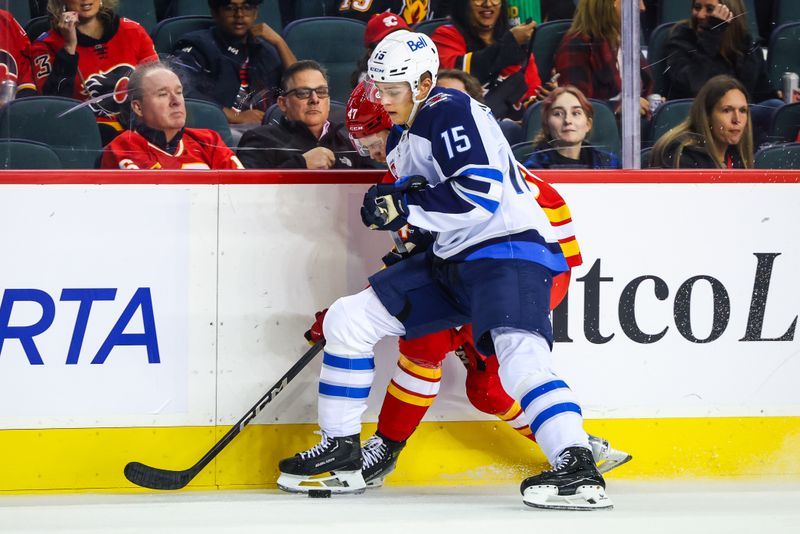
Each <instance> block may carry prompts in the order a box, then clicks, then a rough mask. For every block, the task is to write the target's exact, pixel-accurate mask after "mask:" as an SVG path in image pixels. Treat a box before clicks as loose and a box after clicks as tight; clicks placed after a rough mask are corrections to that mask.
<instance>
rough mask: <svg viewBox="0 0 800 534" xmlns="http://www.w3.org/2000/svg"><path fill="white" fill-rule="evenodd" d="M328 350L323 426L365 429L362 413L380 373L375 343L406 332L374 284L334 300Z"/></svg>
mask: <svg viewBox="0 0 800 534" xmlns="http://www.w3.org/2000/svg"><path fill="white" fill-rule="evenodd" d="M323 330H324V334H325V339H326V344H325V355H324V357H323V362H322V370H321V371H320V381H319V401H318V417H319V426H320V428H322V430H323V431H324V432H325V433H326V434H328V435H329V436H332V437H341V436H352V435H353V434H359V433H360V432H361V415H362V414H363V413H364V410H366V408H367V397H368V396H369V391H370V388H371V386H372V380H373V379H374V377H375V362H374V358H373V355H372V348H373V347H374V346H375V344H376V343H377V342H378V341H379V340H380V339H381V338H383V337H385V336H389V335H394V336H398V335H403V334H404V333H405V330H404V329H403V325H402V324H401V323H400V321H398V320H397V319H395V318H394V317H393V316H392V315H390V314H389V312H388V311H386V308H384V307H383V304H381V302H380V300H378V297H377V296H376V295H375V292H374V291H373V290H372V289H371V288H367V289H365V290H364V291H362V292H360V293H357V294H355V295H350V296H349V297H343V298H340V299H339V300H337V301H336V302H334V303H333V305H332V306H331V307H330V309H329V310H328V313H327V314H326V315H325V322H324V324H323Z"/></svg>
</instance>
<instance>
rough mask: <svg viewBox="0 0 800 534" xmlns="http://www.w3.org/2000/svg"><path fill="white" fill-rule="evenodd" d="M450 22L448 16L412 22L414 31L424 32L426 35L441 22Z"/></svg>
mask: <svg viewBox="0 0 800 534" xmlns="http://www.w3.org/2000/svg"><path fill="white" fill-rule="evenodd" d="M448 22H450V19H449V18H448V17H441V18H438V19H431V20H423V21H422V22H417V23H416V24H414V28H413V29H414V31H415V32H419V33H424V34H425V35H427V36H428V37H430V36H431V35H432V34H433V32H434V31H436V28H438V27H439V26H441V25H442V24H447V23H448Z"/></svg>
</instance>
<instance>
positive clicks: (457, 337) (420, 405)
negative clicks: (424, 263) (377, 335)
mask: <svg viewBox="0 0 800 534" xmlns="http://www.w3.org/2000/svg"><path fill="white" fill-rule="evenodd" d="M366 87H367V84H365V83H364V82H362V83H360V84H359V85H358V86H357V87H356V88H355V90H354V91H353V93H352V95H351V96H350V99H349V100H348V102H347V107H346V113H345V116H346V126H347V128H348V130H349V131H350V136H351V138H352V139H353V142H354V144H355V145H356V148H358V149H359V151H360V152H361V153H362V155H368V154H369V155H370V156H371V157H373V158H375V159H379V160H381V161H383V160H385V154H386V147H385V145H384V146H383V147H379V146H378V144H379V143H381V142H382V143H384V144H385V143H386V140H387V138H389V137H392V136H394V135H396V134H397V132H396V131H395V132H392V133H391V134H390V133H389V132H390V130H391V128H392V123H391V119H390V118H389V116H388V114H387V113H386V112H385V111H384V109H383V107H382V106H381V105H380V104H379V103H377V102H376V101H375V99H374V98H370V97H369V95H368V94H367V92H368V90H367V88H366ZM392 142H393V140H391V141H390V144H391V143H392ZM376 156H377V158H376ZM520 171H521V172H522V174H523V176H524V177H525V178H526V180H527V181H528V182H529V183H530V184H531V185H532V186H535V187H536V188H537V189H538V190H539V194H538V195H537V201H538V202H539V204H540V205H541V206H542V207H543V208H545V210H546V211H547V213H548V216H549V218H550V221H551V223H552V224H553V226H554V227H557V228H558V229H559V230H558V231H559V235H561V239H560V243H561V247H562V249H563V250H564V255H565V257H566V259H567V263H568V265H569V266H570V267H576V266H578V265H580V264H581V262H582V260H581V255H580V249H579V247H578V243H577V240H576V239H575V236H574V232H573V230H572V219H571V216H570V213H569V208H568V207H567V205H566V203H565V202H564V200H563V199H562V198H561V196H560V195H559V194H558V193H557V192H556V190H555V189H553V188H552V187H551V186H549V185H548V184H546V183H545V182H543V181H541V180H540V179H538V178H537V177H535V176H534V175H532V174H531V173H529V172H528V171H527V170H525V169H523V168H520ZM382 181H383V182H385V183H386V182H388V183H391V182H394V181H395V178H394V177H393V176H392V175H391V173H387V175H386V176H385V177H384V179H383V180H382ZM400 233H401V235H402V239H404V240H405V243H404V244H403V245H402V247H403V248H405V249H406V252H404V253H400V252H398V250H397V249H395V250H393V251H392V252H391V253H389V254H387V255H386V256H384V259H383V261H384V263H385V264H386V266H387V267H388V266H390V265H392V264H394V263H396V262H398V261H401V260H403V259H405V258H406V257H409V256H410V255H413V254H417V253H420V252H423V251H424V249H426V248H427V247H428V245H429V244H430V239H426V238H425V234H423V233H421V232H420V231H419V230H418V229H415V228H410V229H409V228H408V227H406V228H405V229H404V230H402V231H401V232H400ZM569 279H570V271H566V272H564V273H561V274H560V275H558V276H555V277H554V279H553V286H552V290H551V301H550V308H551V309H554V308H555V307H556V306H558V304H559V303H560V302H561V301H562V300H563V299H564V297H565V295H566V293H567V288H568V286H569ZM323 320H324V312H319V313H317V321H316V323H315V324H314V325H313V326H312V328H311V329H310V330H309V331H308V332H307V334H306V337H307V338H308V339H309V341H313V342H316V341H318V340H320V339H321V338H322V323H323ZM398 348H399V351H400V358H399V360H398V362H397V369H396V371H395V373H394V376H393V378H392V380H391V382H390V383H389V387H388V388H387V391H386V396H385V398H384V401H383V405H382V406H381V412H380V414H379V416H378V429H377V432H376V434H375V435H373V436H372V437H370V438H369V439H368V440H367V441H366V443H364V444H363V445H362V455H363V467H362V474H363V476H364V481H365V482H366V484H367V486H368V487H376V486H381V485H382V484H383V481H384V479H385V478H386V476H388V475H389V474H390V473H391V472H392V471H393V470H394V468H395V465H396V462H397V458H398V456H399V454H400V452H401V451H402V449H403V447H405V444H406V440H407V439H408V438H409V437H410V436H411V435H412V433H413V432H414V430H416V428H417V426H418V425H419V423H420V421H421V420H422V418H423V417H424V416H425V413H426V412H427V411H428V408H429V407H430V406H431V405H432V404H433V401H434V400H435V398H436V395H437V393H438V391H439V384H440V382H441V378H442V361H443V360H444V358H445V357H446V356H447V354H448V353H450V352H453V351H455V353H456V355H457V356H458V357H459V358H460V359H461V361H462V363H464V365H465V367H466V369H467V378H466V392H467V398H468V399H469V401H470V403H471V404H472V405H473V406H474V407H475V408H477V409H478V410H480V411H481V412H484V413H487V414H490V415H495V416H497V417H498V418H500V419H502V420H503V421H506V422H507V423H508V424H509V425H511V427H512V428H514V429H515V430H516V431H517V432H519V433H520V434H521V435H523V436H525V437H526V438H528V439H531V440H532V441H535V439H534V436H533V433H532V432H531V430H530V427H529V426H528V424H527V423H526V422H525V420H524V419H525V418H524V414H523V410H522V408H521V407H520V405H519V404H518V403H517V402H516V401H515V400H514V399H513V398H511V397H510V396H509V395H508V394H507V393H506V392H505V390H504V389H503V386H502V385H501V384H500V378H499V376H498V365H497V358H496V357H488V358H487V357H485V356H483V355H481V354H480V353H479V352H478V351H477V350H476V349H475V347H474V345H473V342H472V329H471V326H470V325H466V326H464V327H461V328H460V329H456V328H453V329H448V330H444V331H442V332H437V333H435V334H429V335H427V336H423V337H420V338H416V339H412V340H407V339H404V338H400V339H399V346H398ZM589 442H590V444H591V446H592V452H593V455H594V457H595V461H596V462H597V463H598V468H599V470H600V471H601V472H607V471H609V470H611V469H613V468H614V467H617V466H619V465H621V464H622V463H625V462H627V461H628V460H630V459H631V456H630V455H629V454H627V453H624V452H621V451H617V450H615V449H613V448H611V447H609V444H608V441H606V440H604V439H602V438H598V437H596V436H590V438H589Z"/></svg>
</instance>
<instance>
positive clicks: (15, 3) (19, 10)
mask: <svg viewBox="0 0 800 534" xmlns="http://www.w3.org/2000/svg"><path fill="white" fill-rule="evenodd" d="M0 7H2V8H4V9H8V10H9V11H10V12H11V14H12V15H14V18H15V19H17V22H19V24H20V26H23V27H24V26H25V25H26V24H27V23H28V21H29V20H30V19H31V5H30V3H29V2H28V0H9V1H8V3H5V2H2V5H0Z"/></svg>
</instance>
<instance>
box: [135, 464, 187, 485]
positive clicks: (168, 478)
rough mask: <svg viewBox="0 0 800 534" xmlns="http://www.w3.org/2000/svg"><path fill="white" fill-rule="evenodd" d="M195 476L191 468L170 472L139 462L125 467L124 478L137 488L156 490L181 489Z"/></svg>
mask: <svg viewBox="0 0 800 534" xmlns="http://www.w3.org/2000/svg"><path fill="white" fill-rule="evenodd" d="M196 475H197V472H196V471H195V470H194V469H193V468H192V469H186V470H185V471H170V470H169V469H159V468H157V467H150V466H149V465H144V464H142V463H139V462H130V463H128V465H126V466H125V478H127V479H128V480H130V481H131V482H133V483H134V484H136V485H137V486H141V487H143V488H150V489H156V490H178V489H181V488H183V487H184V486H186V484H188V483H189V481H190V480H192V479H193V478H194V477H195V476H196Z"/></svg>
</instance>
